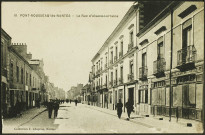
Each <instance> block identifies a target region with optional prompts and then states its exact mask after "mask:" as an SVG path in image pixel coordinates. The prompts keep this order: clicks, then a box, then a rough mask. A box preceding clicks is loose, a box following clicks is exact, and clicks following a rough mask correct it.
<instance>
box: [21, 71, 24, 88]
mask: <svg viewBox="0 0 205 135" xmlns="http://www.w3.org/2000/svg"><path fill="white" fill-rule="evenodd" d="M23 75H24V74H23V68H22V69H21V83H22V84H23Z"/></svg>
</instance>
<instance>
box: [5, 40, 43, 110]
mask: <svg viewBox="0 0 205 135" xmlns="http://www.w3.org/2000/svg"><path fill="white" fill-rule="evenodd" d="M9 52H10V53H9V91H10V93H9V95H10V108H13V107H14V106H15V104H16V102H17V101H18V102H24V103H26V106H25V107H26V108H28V107H33V106H35V104H36V101H37V99H38V97H39V95H38V90H40V76H39V75H38V74H37V73H36V72H35V71H33V70H32V67H31V66H30V64H29V63H28V61H27V59H28V57H29V58H30V56H31V55H30V54H29V55H28V57H27V55H26V54H27V46H26V45H25V44H22V43H18V44H17V43H15V44H11V45H10V46H9Z"/></svg>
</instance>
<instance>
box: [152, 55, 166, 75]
mask: <svg viewBox="0 0 205 135" xmlns="http://www.w3.org/2000/svg"><path fill="white" fill-rule="evenodd" d="M165 67H166V62H165V59H164V58H160V59H158V60H156V61H154V62H153V72H154V74H157V73H160V72H164V71H165Z"/></svg>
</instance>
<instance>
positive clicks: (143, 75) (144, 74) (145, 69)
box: [139, 66, 148, 79]
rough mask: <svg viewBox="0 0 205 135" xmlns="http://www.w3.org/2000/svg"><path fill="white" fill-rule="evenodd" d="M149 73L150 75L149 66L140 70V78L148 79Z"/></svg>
mask: <svg viewBox="0 0 205 135" xmlns="http://www.w3.org/2000/svg"><path fill="white" fill-rule="evenodd" d="M147 73H148V69H147V66H144V67H141V68H139V78H140V79H146V78H147Z"/></svg>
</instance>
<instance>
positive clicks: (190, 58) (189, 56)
mask: <svg viewBox="0 0 205 135" xmlns="http://www.w3.org/2000/svg"><path fill="white" fill-rule="evenodd" d="M195 61H196V49H195V47H194V45H190V46H187V47H186V48H183V49H181V50H179V51H177V65H178V66H179V65H183V64H186V63H191V62H195Z"/></svg>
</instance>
